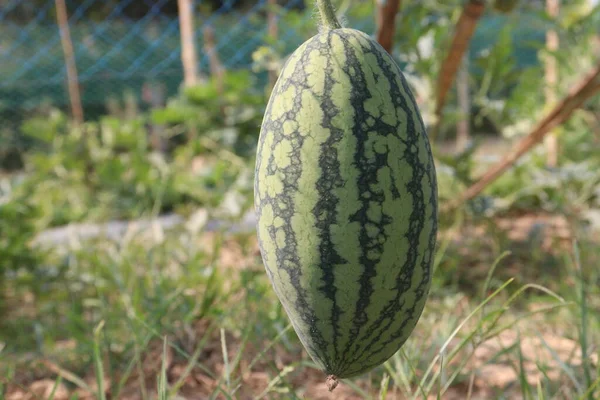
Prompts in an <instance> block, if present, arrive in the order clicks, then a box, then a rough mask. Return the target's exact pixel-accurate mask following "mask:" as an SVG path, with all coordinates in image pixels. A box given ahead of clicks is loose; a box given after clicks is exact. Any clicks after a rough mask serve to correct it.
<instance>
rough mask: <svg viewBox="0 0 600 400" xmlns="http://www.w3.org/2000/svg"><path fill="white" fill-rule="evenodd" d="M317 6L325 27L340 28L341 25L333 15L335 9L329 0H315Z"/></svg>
mask: <svg viewBox="0 0 600 400" xmlns="http://www.w3.org/2000/svg"><path fill="white" fill-rule="evenodd" d="M317 7H318V8H319V13H320V14H321V22H322V23H323V26H324V27H325V29H341V28H342V25H340V22H339V21H338V19H337V17H336V16H335V10H334V8H333V5H332V4H331V0H317Z"/></svg>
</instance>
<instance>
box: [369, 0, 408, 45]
mask: <svg viewBox="0 0 600 400" xmlns="http://www.w3.org/2000/svg"><path fill="white" fill-rule="evenodd" d="M401 6H402V1H401V0H377V13H376V14H375V22H376V24H377V28H376V29H377V31H376V36H377V42H378V43H379V44H380V45H381V46H382V47H383V48H384V49H385V50H386V51H387V52H388V53H390V54H391V53H392V47H393V44H394V32H396V14H398V10H399V9H400V7H401Z"/></svg>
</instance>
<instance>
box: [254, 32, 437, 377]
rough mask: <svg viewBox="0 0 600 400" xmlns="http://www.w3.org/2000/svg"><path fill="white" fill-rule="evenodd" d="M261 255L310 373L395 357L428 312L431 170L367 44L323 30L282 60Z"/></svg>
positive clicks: (347, 370) (340, 373) (421, 133)
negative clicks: (308, 362) (309, 360)
mask: <svg viewBox="0 0 600 400" xmlns="http://www.w3.org/2000/svg"><path fill="white" fill-rule="evenodd" d="M255 173H256V174H255V187H254V190H255V209H256V213H257V216H258V222H257V233H258V238H259V244H260V249H261V255H262V258H263V261H264V264H265V268H266V271H267V274H268V276H269V278H270V280H271V282H272V284H273V288H274V290H275V293H276V294H277V296H278V298H279V300H280V301H281V303H282V305H283V307H284V309H285V310H286V312H287V314H288V316H289V317H290V319H291V321H292V324H293V326H294V329H295V331H296V333H297V334H298V337H299V338H300V340H301V342H302V344H303V345H304V347H305V348H306V350H307V352H308V353H309V355H310V356H311V357H312V359H313V360H314V361H315V363H316V364H317V365H318V366H319V367H320V368H321V369H322V370H323V371H325V372H326V373H327V374H329V375H332V376H334V377H335V378H348V377H352V376H356V375H359V374H362V373H364V372H366V371H369V370H370V369H372V368H374V367H376V366H378V365H380V364H381V363H383V362H384V361H386V360H387V359H388V358H389V357H390V356H392V355H393V354H394V353H395V352H396V351H397V350H398V349H399V348H400V347H401V346H402V344H403V343H404V342H405V341H406V339H407V338H408V336H409V335H410V333H411V332H412V330H413V329H414V327H415V325H416V323H417V321H418V319H419V317H420V315H421V313H422V310H423V307H424V305H425V301H426V298H427V295H428V292H429V287H430V281H431V264H432V258H433V253H434V248H435V243H436V232H437V184H436V174H435V167H434V163H433V158H432V154H431V149H430V146H429V141H428V138H427V135H426V131H425V127H424V124H423V121H422V119H421V115H420V113H419V110H418V107H417V105H416V103H415V100H414V97H413V95H412V93H411V90H410V88H409V86H408V84H407V82H406V80H405V78H404V76H403V74H402V72H401V71H400V69H399V68H398V66H397V64H396V63H395V62H394V61H393V59H392V58H391V56H390V55H389V54H388V53H387V52H386V51H385V50H384V49H383V48H382V47H381V46H380V45H379V44H378V43H377V42H376V41H374V40H373V39H371V38H370V37H369V36H368V35H366V34H364V33H363V32H360V31H358V30H354V29H347V28H342V29H329V30H324V31H323V32H321V33H319V34H318V35H316V36H314V37H312V38H311V39H309V40H307V41H306V42H305V43H304V44H302V45H301V46H300V47H299V48H298V49H297V50H296V51H295V52H294V53H293V54H292V55H291V56H290V57H289V59H288V60H287V62H286V64H285V66H284V68H283V70H282V71H281V74H280V77H279V79H278V81H277V83H276V85H275V87H274V89H273V92H272V94H271V98H270V100H269V103H268V105H267V109H266V112H265V116H264V119H263V123H262V126H261V132H260V138H259V146H258V150H257V159H256V171H255Z"/></svg>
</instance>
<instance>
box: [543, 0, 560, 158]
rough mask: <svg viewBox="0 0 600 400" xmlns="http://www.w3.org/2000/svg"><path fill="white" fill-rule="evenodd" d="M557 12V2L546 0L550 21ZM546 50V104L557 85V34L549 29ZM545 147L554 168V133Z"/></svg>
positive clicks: (557, 0)
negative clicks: (555, 54) (555, 53)
mask: <svg viewBox="0 0 600 400" xmlns="http://www.w3.org/2000/svg"><path fill="white" fill-rule="evenodd" d="M558 11H559V0H546V12H547V13H548V16H549V17H550V18H552V20H556V18H557V17H558ZM546 49H547V50H548V54H547V55H546V59H545V78H546V90H545V92H546V93H545V94H546V104H547V105H552V104H554V103H555V102H556V84H557V83H558V65H557V62H556V57H555V56H554V54H550V53H554V52H556V51H557V50H558V33H557V32H556V30H554V29H551V30H549V31H548V32H546ZM544 144H545V145H546V164H547V165H548V166H549V167H555V166H556V164H557V163H558V136H557V134H556V131H554V132H550V133H549V134H548V135H547V136H546V137H545V139H544Z"/></svg>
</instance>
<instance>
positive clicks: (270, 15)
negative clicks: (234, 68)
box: [267, 0, 279, 89]
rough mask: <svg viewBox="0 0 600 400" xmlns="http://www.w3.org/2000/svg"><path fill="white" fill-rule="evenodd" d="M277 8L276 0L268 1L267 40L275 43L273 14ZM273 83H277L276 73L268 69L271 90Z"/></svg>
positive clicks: (274, 15) (275, 25)
mask: <svg viewBox="0 0 600 400" xmlns="http://www.w3.org/2000/svg"><path fill="white" fill-rule="evenodd" d="M276 7H277V0H269V11H268V15H267V19H268V28H269V38H270V39H271V40H272V41H273V42H275V40H277V35H278V33H279V32H278V29H277V13H276V12H275V10H276ZM275 82H277V71H274V70H273V69H270V68H269V86H270V87H271V89H272V88H273V87H274V86H275Z"/></svg>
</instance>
